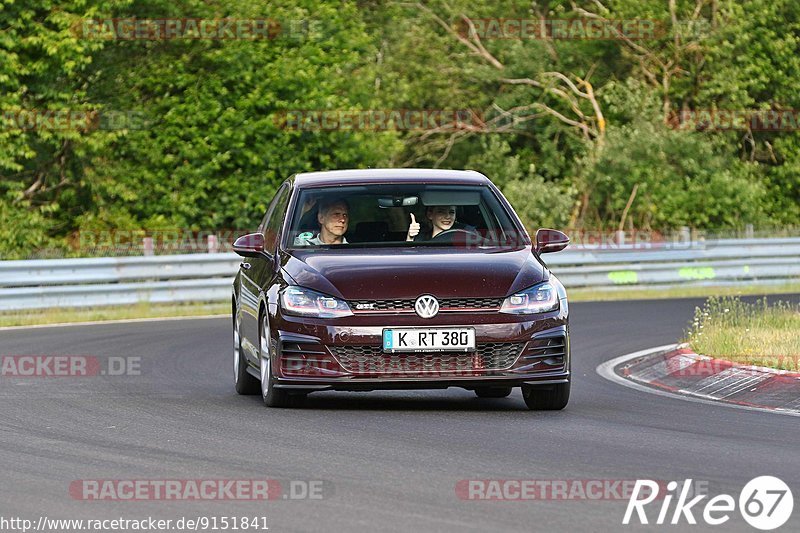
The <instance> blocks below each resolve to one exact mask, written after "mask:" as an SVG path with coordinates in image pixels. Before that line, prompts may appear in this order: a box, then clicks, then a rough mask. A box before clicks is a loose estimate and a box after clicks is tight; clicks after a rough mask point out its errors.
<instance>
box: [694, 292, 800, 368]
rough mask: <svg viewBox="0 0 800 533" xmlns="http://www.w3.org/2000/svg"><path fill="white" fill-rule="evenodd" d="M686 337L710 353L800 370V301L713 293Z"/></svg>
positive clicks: (772, 366)
mask: <svg viewBox="0 0 800 533" xmlns="http://www.w3.org/2000/svg"><path fill="white" fill-rule="evenodd" d="M685 341H686V342H688V343H689V344H690V346H691V347H692V349H693V350H694V351H695V352H697V353H699V354H703V355H708V356H710V357H717V358H719V359H727V360H730V361H736V362H738V363H744V364H751V365H758V366H767V367H771V368H779V369H782V370H793V371H798V370H800V368H798V361H800V305H798V304H790V303H787V302H777V303H774V304H772V305H768V304H767V301H766V299H761V300H759V301H757V302H755V303H746V302H743V301H741V300H740V299H739V298H737V297H721V298H719V297H712V298H709V299H708V301H707V302H706V304H705V305H704V306H703V307H702V308H701V307H698V308H696V309H695V317H694V321H693V322H692V325H691V327H690V328H689V330H688V331H687V333H686V339H685Z"/></svg>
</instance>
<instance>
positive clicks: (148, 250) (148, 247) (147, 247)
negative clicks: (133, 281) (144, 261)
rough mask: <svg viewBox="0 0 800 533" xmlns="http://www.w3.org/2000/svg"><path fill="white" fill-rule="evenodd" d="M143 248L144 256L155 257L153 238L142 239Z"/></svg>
mask: <svg viewBox="0 0 800 533" xmlns="http://www.w3.org/2000/svg"><path fill="white" fill-rule="evenodd" d="M142 248H143V249H144V255H146V256H151V255H154V251H155V250H154V246H153V238H152V237H145V238H144V239H142Z"/></svg>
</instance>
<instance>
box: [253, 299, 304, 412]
mask: <svg viewBox="0 0 800 533" xmlns="http://www.w3.org/2000/svg"><path fill="white" fill-rule="evenodd" d="M271 343H272V341H271V340H270V335H269V324H268V323H267V315H266V313H262V315H261V319H260V320H259V326H258V360H259V363H260V365H259V366H260V368H261V379H260V380H259V381H260V383H259V388H260V390H261V398H262V399H263V400H264V405H266V406H267V407H291V406H292V405H294V404H296V403H297V401H296V400H295V401H292V400H293V398H292V397H291V396H290V395H289V393H288V392H286V391H283V390H280V389H276V388H275V378H274V377H273V376H272V365H271V364H270V363H271V362H272V359H271V355H272V354H271V352H270V350H271V348H272V347H271Z"/></svg>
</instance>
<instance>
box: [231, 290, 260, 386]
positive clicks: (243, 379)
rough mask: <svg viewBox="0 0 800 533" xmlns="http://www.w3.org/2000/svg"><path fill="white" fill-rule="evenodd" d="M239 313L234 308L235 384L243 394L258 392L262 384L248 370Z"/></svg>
mask: <svg viewBox="0 0 800 533" xmlns="http://www.w3.org/2000/svg"><path fill="white" fill-rule="evenodd" d="M238 318H239V315H238V314H237V312H236V307H235V306H234V308H233V386H234V388H235V389H236V392H238V393H239V394H242V395H252V394H258V393H259V391H260V390H261V384H260V383H259V382H258V380H257V379H256V378H255V377H254V376H253V375H251V374H250V372H248V371H247V357H246V356H245V355H244V353H242V337H241V335H240V333H239V320H238Z"/></svg>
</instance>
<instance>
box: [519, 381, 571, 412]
mask: <svg viewBox="0 0 800 533" xmlns="http://www.w3.org/2000/svg"><path fill="white" fill-rule="evenodd" d="M569 387H570V382H569V381H568V382H566V383H559V384H558V385H550V386H547V387H537V386H532V385H523V386H522V397H523V398H524V399H525V405H527V406H528V409H532V410H534V411H560V410H561V409H563V408H565V407H566V406H567V404H568V403H569Z"/></svg>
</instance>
